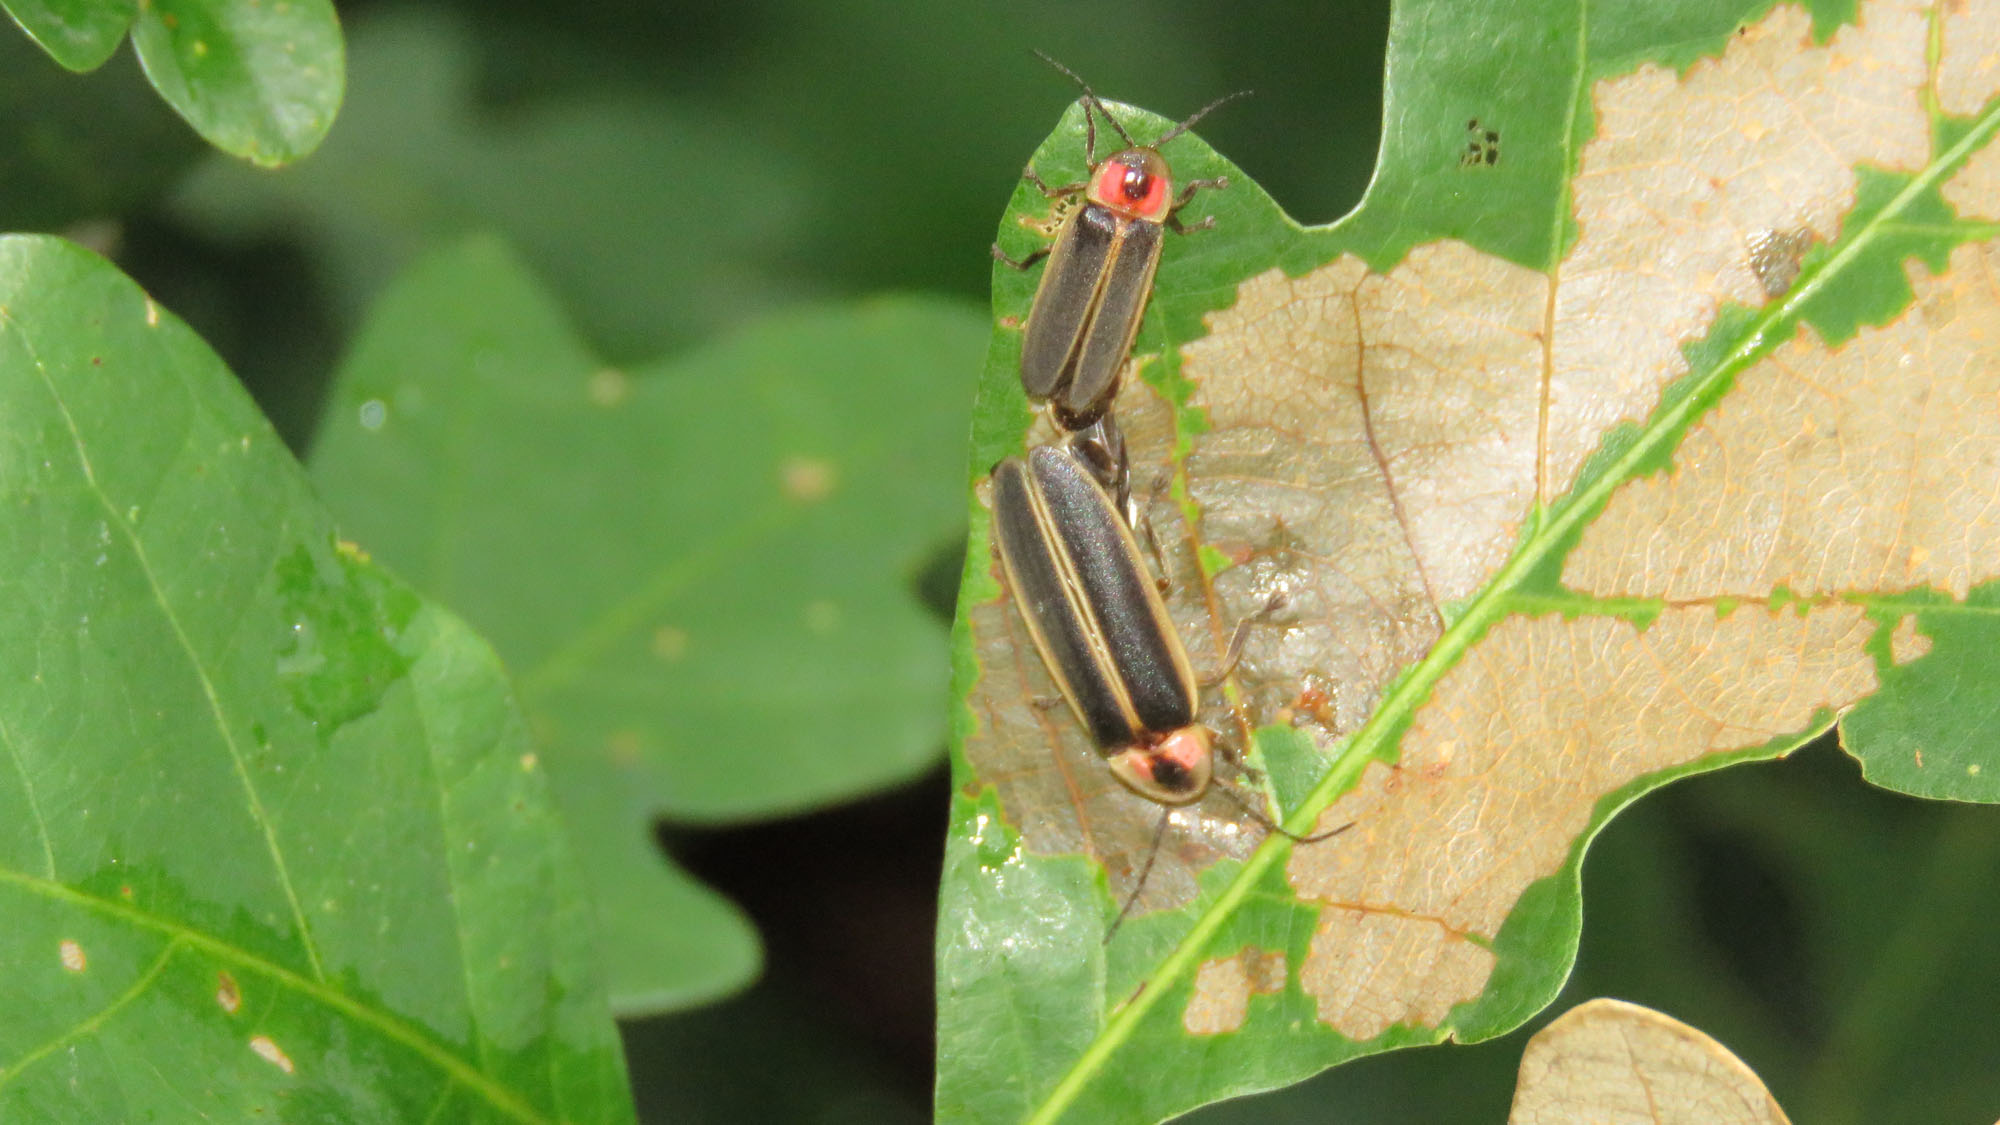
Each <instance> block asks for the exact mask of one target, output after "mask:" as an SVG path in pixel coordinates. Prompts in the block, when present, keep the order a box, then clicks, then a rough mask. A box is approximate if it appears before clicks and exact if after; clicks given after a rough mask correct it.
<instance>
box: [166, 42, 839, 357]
mask: <svg viewBox="0 0 2000 1125" xmlns="http://www.w3.org/2000/svg"><path fill="white" fill-rule="evenodd" d="M348 30H349V43H350V48H351V49H350V51H349V59H348V62H349V69H350V71H351V73H352V82H351V83H350V85H351V86H352V93H351V96H350V97H349V98H348V99H347V101H346V104H344V105H343V106H342V107H341V120H342V122H343V124H342V127H341V129H340V131H339V132H338V133H335V134H334V135H333V136H332V137H331V138H329V140H328V141H327V144H326V145H325V147H324V148H323V149H321V150H320V151H319V152H317V153H316V154H315V155H314V157H313V159H312V160H311V161H309V162H307V163H304V164H301V165H300V166H299V167H297V168H296V169H293V170H291V171H290V172H289V173H288V174H287V175H284V176H267V175H262V174H260V173H259V172H257V170H255V169H252V168H245V167H243V166H241V165H240V164H237V163H235V162H233V161H227V160H219V159H217V160H211V161H209V162H208V164H206V165H205V166H203V167H201V168H198V169H196V170H195V172H194V174H193V175H192V176H190V177H188V179H187V181H186V182H185V183H184V184H183V185H182V187H181V189H180V190H179V192H178V193H177V198H176V200H175V209H176V210H177V212H178V213H179V214H180V215H181V216H182V217H183V219H184V220H185V221H187V222H189V223H190V224H192V225H194V226H196V227H197V228H199V229H201V230H203V231H206V232H209V233H211V234H212V235H214V236H215V237H218V238H221V239H225V240H229V241H236V242H245V243H252V244H254V243H256V242H258V241H261V240H267V239H270V238H274V237H284V238H299V239H303V240H304V241H305V243H306V245H307V247H308V248H309V250H310V251H311V252H312V254H313V256H314V258H315V260H316V264H318V265H319V266H320V268H322V269H323V270H324V271H325V277H326V279H327V288H328V290H329V291H330V296H331V298H332V300H333V301H334V303H335V304H336V306H337V307H338V308H339V311H340V312H341V313H342V314H343V316H344V317H346V318H347V319H348V321H349V322H350V323H352V324H354V325H356V326H358V325H359V323H360V322H361V320H362V319H363V317H364V316H365V315H366V314H367V312H368V307H369V305H370V303H371V302H373V301H374V300H375V298H376V297H377V295H379V294H380V293H381V292H382V290H383V288H384V287H385V286H387V285H388V284H389V283H390V281H392V280H393V279H394V278H395V277H397V276H398V275H400V274H401V273H402V271H403V270H404V269H406V268H408V267H409V266H410V265H412V264H413V263H414V262H415V261H416V260H417V259H419V258H420V257H422V256H423V255H424V254H425V253H426V252H427V251H428V250H430V249H431V248H433V247H434V246H435V245H436V244H437V241H438V240H439V239H440V238H455V237H463V236H467V235H472V234H481V233H489V232H491V233H498V234H501V235H503V236H505V237H506V238H507V239H508V241H509V243H510V244H511V245H513V246H514V247H516V248H517V249H518V250H519V252H520V253H521V255H522V256H523V257H524V258H526V259H527V261H528V262H529V264H531V265H532V266H533V267H534V269H535V271H536V272H537V274H538V275H540V276H542V277H544V278H547V279H548V281H549V283H550V285H551V286H552V287H554V288H555V289H556V290H557V291H558V292H561V293H563V294H565V295H566V296H568V297H569V298H570V300H571V307H572V308H573V310H574V315H575V317H576V318H577V321H578V324H579V327H580V328H581V329H582V330H583V333H584V335H585V336H586V337H588V338H589V339H590V340H591V341H593V342H594V343H597V344H600V345H602V346H603V347H604V348H605V349H606V350H607V351H608V353H609V354H610V355H611V356H613V357H615V358H618V359H620V360H625V359H631V358H635V357H641V358H650V357H652V356H654V355H656V354H659V353H660V352H662V351H663V350H665V349H668V348H675V347H686V346H688V345H690V344H691V343H693V342H695V341H698V340H703V339H706V338H708V337H710V336H712V335H714V334H715V333H716V332H717V331H720V330H721V329H722V328H723V327H724V326H726V325H731V324H734V323H736V322H737V321H738V320H739V319H741V318H742V317H743V316H745V315H746V314H752V313H756V312H761V311H763V310H765V309H768V308H772V307H775V306H778V305H781V304H783V303H784V302H785V301H787V300H793V299H797V298H798V297H799V296H800V293H799V292H798V289H797V287H796V286H795V285H784V284H781V283H780V282H779V281H778V280H776V279H777V278H778V277H779V276H780V275H781V273H782V272H783V271H781V270H780V269H778V268H777V267H776V265H775V263H777V262H778V261H780V260H781V259H784V258H786V257H787V256H789V255H793V254H796V253H798V252H799V249H798V248H799V246H800V240H801V239H802V238H803V237H804V236H805V233H806V230H805V227H806V224H807V223H808V222H809V221H810V215H809V213H808V209H807V207H806V203H807V200H806V199H805V198H803V196H802V194H801V193H800V192H799V190H798V189H797V187H796V186H795V185H797V184H799V183H802V182H805V181H806V180H807V179H808V176H807V173H806V171H805V170H804V169H801V168H799V167H797V166H796V165H795V164H794V163H793V162H791V161H789V160H787V159H785V158H784V156H783V155H781V153H780V152H779V151H777V146H773V145H771V144H769V143H760V142H759V138H757V137H755V136H747V135H745V133H744V131H743V129H742V128H741V127H740V126H737V125H736V124H735V123H734V122H732V121H730V120H729V119H728V118H727V117H726V116H722V115H719V114H703V113H699V112H696V111H693V110H691V109H689V108H688V106H687V105H686V103H685V102H684V101H683V102H664V101H661V100H658V99H652V100H649V99H647V98H646V97H643V96H641V95H640V94H639V93H638V92H636V91H631V90H625V89H621V88H618V87H616V86H612V87H611V88H609V89H603V88H593V87H589V86H586V89H591V90H592V92H591V93H589V94H565V95H564V96H561V97H550V98H540V99H534V100H532V101H530V102H528V103H527V104H525V105H519V106H510V107H507V108H506V109H505V110H502V109H500V108H496V107H493V106H491V105H488V104H486V103H485V102H483V101H482V100H481V99H480V97H479V90H480V89H481V86H482V83H483V82H487V81H489V80H490V77H491V76H489V75H485V74H483V73H482V72H481V71H480V69H479V67H478V65H477V64H478V62H479V52H478V51H477V50H476V48H475V46H474V42H475V36H474V35H473V33H472V31H471V30H470V29H468V28H466V27H464V26H463V25H462V21H459V20H455V19H454V18H453V17H452V15H451V14H450V12H449V11H447V10H444V9H439V8H417V7H403V8H386V9H383V8H378V9H375V10H372V11H369V12H367V13H365V14H363V15H362V16H360V17H357V18H356V19H355V21H354V25H353V26H352V27H351V28H349V29H348ZM697 185H698V186H699V191H696V190H695V189H696V187H697ZM666 295H671V297H670V298H668V297H667V296H666Z"/></svg>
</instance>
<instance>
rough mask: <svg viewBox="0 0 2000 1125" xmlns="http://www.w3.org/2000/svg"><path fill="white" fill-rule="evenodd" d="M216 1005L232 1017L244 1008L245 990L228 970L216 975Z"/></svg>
mask: <svg viewBox="0 0 2000 1125" xmlns="http://www.w3.org/2000/svg"><path fill="white" fill-rule="evenodd" d="M215 1003H216V1006H217V1007H219V1008H221V1009H222V1010H223V1011H225V1012H227V1013H229V1014H230V1015H232V1016H233V1015H235V1014H236V1013H237V1011H238V1010H240V1009H241V1008H242V1007H243V990H242V989H241V988H239V987H237V984H236V978H235V977H233V976H230V975H229V973H228V971H227V970H224V971H221V972H218V973H216V974H215Z"/></svg>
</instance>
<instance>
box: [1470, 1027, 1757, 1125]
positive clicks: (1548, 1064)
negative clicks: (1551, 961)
mask: <svg viewBox="0 0 2000 1125" xmlns="http://www.w3.org/2000/svg"><path fill="white" fill-rule="evenodd" d="M1789 1120H1790V1119H1789V1118H1787V1117H1786V1116H1785V1113H1784V1111H1783V1110H1782V1109H1779V1108H1778V1102H1777V1100H1776V1099H1775V1098H1773V1097H1771V1092H1770V1090H1768V1089H1766V1088H1765V1086H1764V1083H1763V1080H1762V1079H1759V1078H1758V1077H1757V1075H1756V1073H1755V1072H1754V1071H1752V1070H1751V1069H1750V1068H1749V1067H1747V1066H1745V1065H1743V1061H1742V1060H1741V1059H1739V1058H1737V1057H1736V1056H1735V1055H1734V1054H1731V1053H1730V1051H1729V1048H1727V1047H1724V1046H1723V1045H1722V1044H1720V1043H1718V1042H1716V1041H1715V1040H1714V1039H1711V1038H1710V1037H1709V1036H1707V1035H1705V1034H1703V1033H1702V1032H1700V1031H1698V1030H1696V1029H1694V1028H1692V1027H1689V1026H1688V1025H1687V1024H1684V1023H1682V1022H1681V1021H1679V1020H1677V1019H1674V1018H1673V1017H1672V1016H1669V1015H1666V1014H1664V1013H1661V1012H1656V1011H1654V1010H1652V1009H1651V1008H1642V1007H1640V1006H1639V1005H1637V1004H1628V1003H1626V1002H1624V1001H1622V1000H1591V1001H1587V1002H1585V1003H1582V1004H1579V1005H1577V1006H1576V1007H1574V1008H1571V1009H1570V1010H1569V1011H1567V1012H1565V1013H1563V1015H1562V1016H1561V1017H1560V1018H1558V1019H1557V1020H1555V1021H1554V1022H1553V1023H1551V1024H1549V1025H1548V1026H1547V1027H1545V1028H1543V1029H1542V1030H1540V1031H1538V1032H1536V1033H1535V1037H1534V1038H1533V1039H1530V1040H1529V1041H1528V1049H1527V1050H1526V1051H1525V1052H1523V1053H1522V1055H1521V1078H1520V1082H1519V1083H1518V1084H1517V1085H1516V1086H1515V1088H1514V1108H1513V1112H1512V1113H1510V1114H1509V1115H1508V1117H1507V1122H1508V1125H1568V1123H1570V1122H1575V1121H1592V1122H1603V1123H1605V1125H1787V1123H1788V1122H1789Z"/></svg>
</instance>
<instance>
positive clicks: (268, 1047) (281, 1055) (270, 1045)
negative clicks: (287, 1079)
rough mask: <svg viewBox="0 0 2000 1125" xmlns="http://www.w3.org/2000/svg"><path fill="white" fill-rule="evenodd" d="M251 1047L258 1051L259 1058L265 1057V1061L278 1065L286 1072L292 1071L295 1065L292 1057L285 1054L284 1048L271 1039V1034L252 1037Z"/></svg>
mask: <svg viewBox="0 0 2000 1125" xmlns="http://www.w3.org/2000/svg"><path fill="white" fill-rule="evenodd" d="M250 1049H251V1050H252V1051H255V1052H256V1053H257V1057H258V1058H260V1059H263V1060H264V1061H265V1062H267V1063H270V1064H271V1065H272V1066H275V1067H277V1068H278V1069H279V1070H282V1071H284V1072H285V1073H286V1074H290V1073H292V1070H293V1067H292V1060H291V1058H290V1057H289V1056H287V1055H286V1054H285V1052H284V1050H283V1049H282V1048H280V1047H279V1046H278V1045H277V1044H276V1043H275V1042H273V1041H272V1040H271V1037H270V1036H268V1035H259V1036H256V1037H255V1038H253V1039H251V1040H250Z"/></svg>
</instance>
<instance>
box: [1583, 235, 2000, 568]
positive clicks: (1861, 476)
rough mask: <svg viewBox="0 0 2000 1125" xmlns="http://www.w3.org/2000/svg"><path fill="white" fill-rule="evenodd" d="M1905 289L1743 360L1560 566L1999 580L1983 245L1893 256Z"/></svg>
mask: <svg viewBox="0 0 2000 1125" xmlns="http://www.w3.org/2000/svg"><path fill="white" fill-rule="evenodd" d="M1909 273H1910V283H1911V286H1912V288H1913V289H1914V290H1915V291H1916V294H1917V298H1916V301H1915V302H1914V303H1913V304H1912V305H1911V306H1910V308H1909V309H1908V310H1907V311H1906V312H1905V313H1903V315H1902V316H1900V317H1898V318H1897V319H1896V320H1895V321H1893V322H1891V323H1890V324H1889V325H1887V326H1885V327H1883V328H1879V329H1873V328H1864V329H1862V330H1861V333H1860V335H1859V336H1857V337H1856V338H1855V339H1853V340H1850V341H1848V342H1847V343H1845V344H1843V345H1841V346H1840V347H1838V348H1833V349H1829V348H1827V347H1826V346H1825V345H1823V344H1822V343H1821V342H1820V340H1819V337H1818V336H1817V335H1816V334H1815V333H1814V332H1813V331H1812V329H1811V328H1807V327H1801V328H1800V329H1799V333H1798V336H1797V337H1796V338H1795V339H1793V340H1792V341H1791V342H1790V343H1789V344H1788V345H1786V346H1785V347H1784V348H1782V349H1780V350H1779V351H1778V352H1777V353H1776V354H1774V355H1772V356H1771V357H1770V358H1768V359H1766V360H1764V361H1763V362H1761V363H1758V364H1757V365H1756V366H1755V367H1752V368H1751V369H1750V370H1748V371H1745V372H1744V373H1743V374H1742V376H1740V377H1739V378H1738V380H1737V385H1736V388H1735V390H1733V391H1732V392H1731V393H1730V394H1729V395H1728V396H1727V397H1726V398H1724V399H1723V400H1722V404H1721V405H1720V406H1718V407H1717V408H1716V409H1715V410H1714V411H1713V412H1711V413H1710V414H1709V415H1708V416H1707V417H1706V418H1704V419H1703V420H1702V421H1701V422H1700V423H1699V424H1698V425H1696V426H1695V427H1694V429H1693V430H1692V431H1691V432H1690V433H1689V434H1688V436H1687V437H1686V438H1685V439H1683V440H1682V442H1681V447H1680V449H1679V451H1678V452H1676V453H1675V455H1674V469H1673V470H1672V471H1671V472H1670V473H1667V474H1665V475H1662V476H1656V477H1652V478H1649V479H1646V480H1638V481H1633V482H1631V483H1628V484H1626V485H1625V486H1623V487H1622V488H1620V489H1619V491H1618V492H1617V493H1616V494H1615V495H1614V496H1613V497H1612V499H1611V503H1610V504H1609V505H1608V506H1607V507H1606V509H1605V511H1604V514H1603V515H1602V516H1600V517H1598V519H1597V520H1596V522H1594V523H1593V524H1591V526H1590V528H1589V530H1587V531H1586V532H1584V536H1583V541H1582V542H1581V543H1580V544H1579V545H1578V547H1577V549H1576V550H1575V551H1573V552H1571V554H1570V556H1569V560H1568V563H1567V565H1566V566H1565V568H1564V571H1563V581H1564V584H1565V585H1567V586H1569V587H1571V588H1572V589H1576V590H1581V591H1585V592H1588V593H1594V594H1605V595H1612V596H1636V597H1663V598H1666V599H1667V600H1669V601H1684V600H1689V599H1693V598H1715V597H1720V596H1735V597H1751V598H1761V597H1765V596H1767V595H1769V594H1770V593H1771V591H1773V590H1776V589H1778V588H1780V587H1783V588H1785V589H1789V590H1791V591H1792V592H1793V593H1796V594H1800V595H1804V596H1807V597H1817V596H1820V595H1825V594H1838V593H1866V592H1893V591H1901V590H1909V589H1913V588H1917V587H1924V586H1930V587H1935V588H1937V589H1940V590H1944V591H1946V592H1947V593H1949V594H1951V595H1952V596H1953V597H1954V598H1964V597H1965V594H1966V591H1967V590H1969V589H1970V588H1971V587H1973V586H1974V585H1977V584H1978V583H1981V582H1985V581H1987V580H1989V579H1992V578H1994V577H1996V576H2000V555H1996V554H1995V553H1994V551H1993V550H1992V543H1993V542H1994V540H1995V538H1996V536H2000V364H1996V363H1995V362H1994V357H1995V355H1996V354H2000V244H1996V243H1991V242H1988V243H1975V244H1970V245H1965V246H1960V247H1959V248H1958V249H1957V250H1955V251H1953V252H1952V256H1951V268H1950V270H1949V271H1948V272H1947V273H1946V274H1945V275H1944V276H1942V277H1938V278H1932V277H1930V276H1928V275H1927V274H1926V273H1925V271H1924V270H1923V268H1922V267H1921V266H1918V265H1916V264H1914V263H1913V264H1911V266H1910V267H1909Z"/></svg>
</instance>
